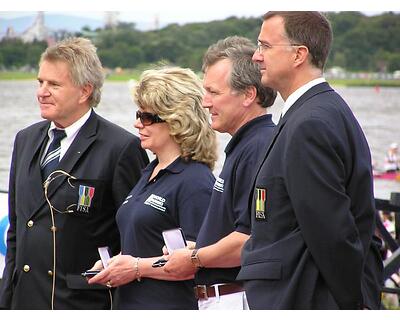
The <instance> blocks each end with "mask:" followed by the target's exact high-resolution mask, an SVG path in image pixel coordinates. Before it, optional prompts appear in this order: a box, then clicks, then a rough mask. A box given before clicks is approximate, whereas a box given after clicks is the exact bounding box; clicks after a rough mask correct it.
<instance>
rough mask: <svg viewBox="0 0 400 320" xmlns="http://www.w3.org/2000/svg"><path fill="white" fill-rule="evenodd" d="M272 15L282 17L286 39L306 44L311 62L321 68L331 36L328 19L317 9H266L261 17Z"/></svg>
mask: <svg viewBox="0 0 400 320" xmlns="http://www.w3.org/2000/svg"><path fill="white" fill-rule="evenodd" d="M274 16H279V17H282V18H283V21H284V24H285V32H286V36H287V38H288V40H289V41H290V42H291V43H295V44H301V45H304V46H306V47H307V48H308V50H309V52H310V55H311V63H312V64H313V65H314V66H316V67H317V68H319V69H321V70H322V69H323V68H324V66H325V63H326V59H327V58H328V55H329V51H330V48H331V43H332V37H333V36H332V28H331V25H330V23H329V21H328V19H327V18H326V17H325V16H324V15H323V14H321V13H320V12H317V11H268V12H267V13H266V14H264V16H263V19H264V20H267V19H269V18H272V17H274Z"/></svg>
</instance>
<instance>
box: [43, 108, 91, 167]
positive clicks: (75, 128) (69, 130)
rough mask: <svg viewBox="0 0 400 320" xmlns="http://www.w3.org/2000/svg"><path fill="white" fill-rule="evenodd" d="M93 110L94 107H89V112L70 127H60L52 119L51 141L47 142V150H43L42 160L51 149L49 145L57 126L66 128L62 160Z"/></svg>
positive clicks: (49, 133) (62, 144) (61, 153)
mask: <svg viewBox="0 0 400 320" xmlns="http://www.w3.org/2000/svg"><path fill="white" fill-rule="evenodd" d="M91 112H92V109H89V111H88V112H86V113H85V114H84V115H83V116H82V117H81V118H79V120H77V121H75V122H74V123H73V124H71V125H70V126H69V127H66V128H58V127H57V126H56V125H55V123H54V122H53V121H52V122H51V124H50V128H49V131H48V132H47V134H48V136H49V141H48V142H47V146H46V149H45V152H43V156H42V159H41V162H42V161H43V160H44V159H43V158H44V157H45V156H46V153H47V149H49V146H50V144H51V142H52V141H53V137H54V135H53V131H52V130H53V129H54V128H57V129H60V130H65V134H66V135H67V136H66V137H65V138H64V139H62V140H61V143H60V145H61V150H60V161H61V159H62V157H63V156H64V155H65V153H66V152H67V150H68V148H69V147H70V146H71V144H72V142H74V140H75V137H76V136H77V134H78V132H79V130H80V129H81V128H82V126H83V125H84V124H85V123H86V121H87V120H88V119H89V117H90V114H91Z"/></svg>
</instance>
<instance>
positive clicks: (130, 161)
mask: <svg viewBox="0 0 400 320" xmlns="http://www.w3.org/2000/svg"><path fill="white" fill-rule="evenodd" d="M148 163H149V158H148V157H147V154H146V152H145V151H144V150H143V149H142V148H141V146H140V143H139V141H138V139H137V138H136V137H134V139H132V140H130V141H129V143H127V144H126V145H125V146H124V148H123V149H122V151H121V153H120V156H119V158H118V161H117V165H116V168H115V171H114V178H113V197H114V199H115V202H116V207H117V208H118V207H119V206H120V205H121V204H122V202H123V201H124V200H125V197H126V196H127V195H128V193H129V192H130V191H131V190H132V189H133V187H134V186H135V184H136V183H137V182H138V181H139V179H140V177H141V175H142V169H143V168H145V167H146V166H147V164H148Z"/></svg>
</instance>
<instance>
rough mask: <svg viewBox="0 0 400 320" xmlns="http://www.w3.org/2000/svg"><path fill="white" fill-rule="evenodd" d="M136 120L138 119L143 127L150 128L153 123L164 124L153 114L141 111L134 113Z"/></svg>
mask: <svg viewBox="0 0 400 320" xmlns="http://www.w3.org/2000/svg"><path fill="white" fill-rule="evenodd" d="M136 119H140V122H141V123H142V125H144V126H150V125H152V124H153V123H161V122H165V120H163V119H161V118H160V117H159V116H158V115H156V114H154V113H150V112H141V111H136Z"/></svg>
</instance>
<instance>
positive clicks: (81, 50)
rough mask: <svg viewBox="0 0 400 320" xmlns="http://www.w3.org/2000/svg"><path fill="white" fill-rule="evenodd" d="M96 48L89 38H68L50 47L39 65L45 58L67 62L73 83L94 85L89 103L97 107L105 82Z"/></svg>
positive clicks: (42, 56)
mask: <svg viewBox="0 0 400 320" xmlns="http://www.w3.org/2000/svg"><path fill="white" fill-rule="evenodd" d="M96 50H97V49H96V47H95V46H94V45H93V44H92V42H91V41H90V40H89V39H85V38H67V39H64V40H62V41H60V42H57V43H56V44H55V45H53V46H50V47H48V48H47V49H46V50H45V51H44V52H43V53H42V55H41V57H40V62H39V66H40V65H41V64H42V62H43V61H45V60H46V61H64V62H66V63H67V64H68V67H69V73H70V77H71V80H72V83H74V84H75V85H77V86H84V85H87V84H91V85H92V86H93V92H92V94H91V96H90V97H89V105H90V106H91V107H96V106H97V105H98V104H99V102H100V98H101V88H102V87H103V83H104V73H103V67H102V65H101V62H100V59H99V57H98V56H97V53H96Z"/></svg>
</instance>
